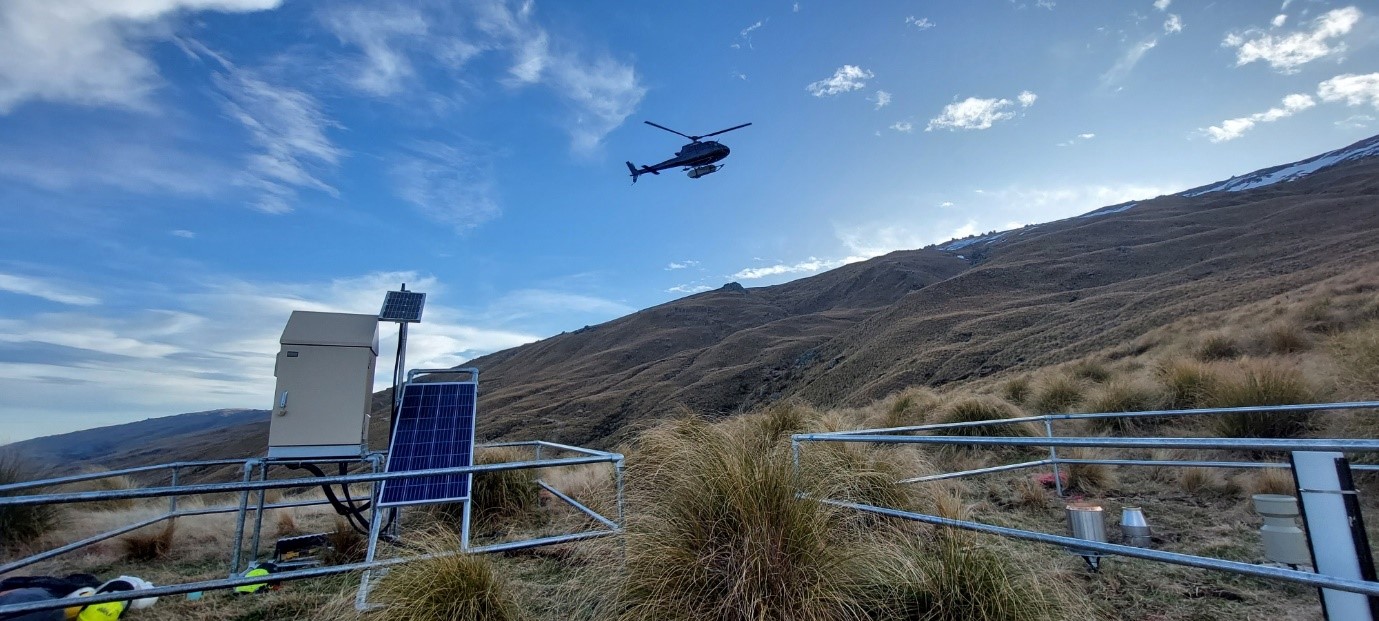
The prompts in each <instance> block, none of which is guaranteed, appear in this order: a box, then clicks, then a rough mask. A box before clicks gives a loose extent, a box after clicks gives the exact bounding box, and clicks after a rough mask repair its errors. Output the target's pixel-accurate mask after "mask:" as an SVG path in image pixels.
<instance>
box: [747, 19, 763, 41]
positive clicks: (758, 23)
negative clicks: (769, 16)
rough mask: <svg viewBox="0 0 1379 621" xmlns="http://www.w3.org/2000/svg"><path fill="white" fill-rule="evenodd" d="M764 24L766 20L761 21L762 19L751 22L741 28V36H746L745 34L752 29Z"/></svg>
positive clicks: (750, 32) (749, 32)
mask: <svg viewBox="0 0 1379 621" xmlns="http://www.w3.org/2000/svg"><path fill="white" fill-rule="evenodd" d="M764 25H766V22H763V21H761V20H757V22H756V23H755V24H752V25H751V26H748V27H746V28H743V29H742V33H741V35H742V36H743V37H746V36H748V35H750V34H752V31H754V30H757V29H759V28H761V27H762V26H764Z"/></svg>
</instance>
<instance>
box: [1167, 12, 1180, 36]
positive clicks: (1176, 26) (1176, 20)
mask: <svg viewBox="0 0 1379 621" xmlns="http://www.w3.org/2000/svg"><path fill="white" fill-rule="evenodd" d="M1182 31H1183V18H1182V17H1179V16H1177V15H1171V14H1170V15H1169V16H1168V19H1167V20H1164V33H1165V34H1176V33H1179V32H1182Z"/></svg>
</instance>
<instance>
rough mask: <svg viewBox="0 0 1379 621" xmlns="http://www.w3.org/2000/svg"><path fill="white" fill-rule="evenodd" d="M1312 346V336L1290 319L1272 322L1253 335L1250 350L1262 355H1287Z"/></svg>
mask: <svg viewBox="0 0 1379 621" xmlns="http://www.w3.org/2000/svg"><path fill="white" fill-rule="evenodd" d="M1311 348H1312V338H1311V336H1309V335H1308V334H1307V330H1305V329H1304V328H1303V326H1301V325H1299V324H1297V323H1294V322H1291V321H1279V322H1274V323H1272V324H1270V325H1268V326H1265V328H1264V329H1263V331H1261V332H1260V333H1259V334H1257V335H1255V337H1254V344H1253V346H1252V348H1251V349H1252V350H1254V351H1256V352H1258V353H1260V354H1262V355H1266V356H1267V355H1288V354H1296V353H1301V352H1304V351H1307V350H1309V349H1311Z"/></svg>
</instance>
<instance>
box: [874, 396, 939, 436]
mask: <svg viewBox="0 0 1379 621" xmlns="http://www.w3.org/2000/svg"><path fill="white" fill-rule="evenodd" d="M940 403H941V400H940V399H939V396H938V395H937V394H935V393H934V391H932V390H929V389H928V388H906V389H905V390H902V391H900V392H899V393H896V394H895V395H894V396H892V397H890V398H887V399H884V400H882V402H881V403H880V406H881V408H880V409H881V416H880V417H879V418H878V420H877V421H876V426H877V427H908V426H913V425H923V424H924V423H927V422H929V418H930V417H931V416H932V415H933V412H934V410H935V409H937V408H938V407H939V404H940Z"/></svg>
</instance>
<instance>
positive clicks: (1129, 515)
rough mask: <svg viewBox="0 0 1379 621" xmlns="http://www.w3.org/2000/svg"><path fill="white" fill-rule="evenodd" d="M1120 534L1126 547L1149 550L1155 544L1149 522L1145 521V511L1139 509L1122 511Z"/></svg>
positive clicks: (1133, 508) (1131, 508)
mask: <svg viewBox="0 0 1379 621" xmlns="http://www.w3.org/2000/svg"><path fill="white" fill-rule="evenodd" d="M1120 534H1121V537H1122V538H1124V540H1125V544H1126V545H1131V546H1135V547H1137V548H1147V547H1149V546H1150V545H1152V544H1153V543H1154V536H1153V533H1151V532H1150V530H1149V522H1148V521H1146V520H1145V519H1144V511H1143V510H1142V509H1140V508H1139V507H1124V508H1122V509H1121V510H1120Z"/></svg>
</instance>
